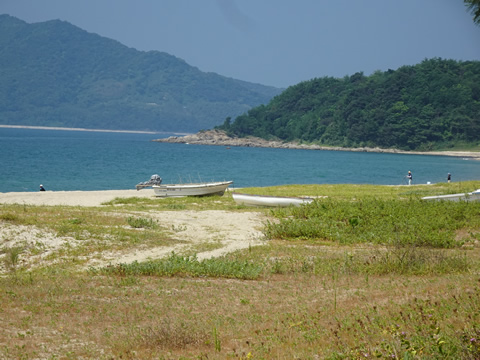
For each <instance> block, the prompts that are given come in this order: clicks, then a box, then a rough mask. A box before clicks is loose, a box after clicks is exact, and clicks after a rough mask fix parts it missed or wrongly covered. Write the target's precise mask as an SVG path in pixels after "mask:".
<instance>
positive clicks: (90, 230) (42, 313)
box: [0, 182, 480, 359]
mask: <svg viewBox="0 0 480 360" xmlns="http://www.w3.org/2000/svg"><path fill="white" fill-rule="evenodd" d="M477 188H480V182H465V183H451V184H446V183H445V184H434V185H421V186H411V187H408V186H371V185H291V186H280V187H271V188H249V189H242V190H241V191H243V192H247V193H259V194H267V195H292V196H315V197H316V201H315V202H314V204H312V205H309V206H305V207H301V208H286V209H255V208H245V207H239V206H237V205H236V204H235V202H234V201H233V199H232V197H231V194H229V193H226V194H225V196H223V197H211V198H178V199H130V200H120V199H117V200H115V201H113V202H111V203H109V204H107V205H103V206H101V207H92V208H81V207H66V206H38V207H36V206H24V205H0V226H2V228H3V227H5V228H12V227H13V228H14V227H15V226H16V225H27V226H29V227H33V228H35V229H40V230H43V231H45V232H48V233H52V234H56V235H58V236H65V237H68V239H69V240H68V242H67V243H68V245H67V246H65V247H61V248H59V249H57V250H55V251H53V252H52V253H50V254H49V255H48V256H46V257H44V258H41V259H38V260H37V263H36V266H35V267H31V268H28V267H25V266H24V262H23V260H24V259H25V257H26V256H34V255H39V254H41V253H42V251H43V250H42V249H43V247H42V245H41V242H42V237H39V238H38V239H36V242H37V243H34V244H27V243H25V244H24V243H22V244H18V245H12V244H11V243H10V242H11V241H13V240H14V239H15V237H16V236H17V233H16V232H12V233H11V234H10V235H9V236H8V237H7V236H6V237H4V238H1V240H0V241H3V242H0V256H1V257H2V259H3V263H2V264H1V265H2V268H3V270H4V271H3V272H2V276H0V289H1V291H0V305H1V306H0V319H1V320H0V321H1V322H2V324H3V328H4V329H5V331H4V332H3V333H2V336H0V343H1V346H0V357H1V358H6V359H10V358H13V359H29V358H45V359H55V358H59V359H60V358H65V359H74V358H84V359H112V358H123V359H151V358H155V359H207V358H208V359H229V358H231V359H280V358H284V359H294V358H302V359H360V358H362V359H363V358H381V359H387V358H388V359H393V358H396V359H399V358H402V359H478V358H480V325H479V324H480V277H479V271H478V269H480V245H479V241H480V211H479V210H480V209H479V205H478V203H447V202H425V201H422V200H420V197H422V196H427V195H435V194H445V193H456V192H468V191H472V190H475V189H477ZM184 210H189V211H190V210H194V211H199V212H200V211H204V210H221V211H231V212H246V211H254V212H258V213H259V214H261V215H263V216H267V219H268V221H266V222H265V224H264V228H263V232H264V234H265V235H266V236H267V240H266V242H265V245H263V246H255V247H250V248H248V249H244V250H241V251H236V252H233V253H229V254H227V255H225V256H222V257H218V258H212V259H207V260H199V259H198V258H197V257H195V256H191V257H187V256H185V255H178V254H176V253H173V254H170V255H169V256H167V257H166V258H163V259H159V260H151V261H144V262H132V263H125V264H117V265H111V266H97V267H90V268H89V269H88V270H87V269H86V268H85V266H83V265H85V263H86V261H87V259H89V258H91V257H92V256H95V257H96V256H101V254H103V253H106V254H108V253H110V252H112V251H118V252H121V253H135V252H136V251H138V250H145V249H151V248H152V249H153V248H156V247H162V246H167V245H171V244H175V243H180V242H182V240H181V235H182V234H183V233H184V231H186V230H187V228H188V225H187V228H179V229H175V228H171V226H166V225H165V224H162V223H161V222H160V221H158V222H157V221H156V219H161V214H162V212H165V211H166V212H176V211H184ZM192 221H194V219H193V218H192ZM174 235H175V236H176V237H180V240H179V239H178V238H174V237H173V236H174ZM7 242H8V243H9V244H10V245H9V246H6V245H4V244H7ZM214 245H215V246H216V243H215V244H214ZM211 247H212V243H211V242H205V243H202V242H198V243H195V244H194V250H195V251H196V252H198V253H200V252H202V251H209V250H210V249H211ZM34 250H35V251H34ZM189 251H190V250H189ZM94 254H95V255H94Z"/></svg>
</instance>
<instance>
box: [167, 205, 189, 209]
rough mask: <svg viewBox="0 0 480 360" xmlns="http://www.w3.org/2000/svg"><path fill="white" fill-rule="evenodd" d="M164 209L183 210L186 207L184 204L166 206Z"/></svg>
mask: <svg viewBox="0 0 480 360" xmlns="http://www.w3.org/2000/svg"><path fill="white" fill-rule="evenodd" d="M165 207H166V208H167V209H170V210H185V209H186V207H187V206H186V205H185V204H168V205H167V206H165Z"/></svg>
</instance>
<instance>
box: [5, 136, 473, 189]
mask: <svg viewBox="0 0 480 360" xmlns="http://www.w3.org/2000/svg"><path fill="white" fill-rule="evenodd" d="M170 135H171V134H143V133H142V134H139V133H113V132H91V131H70V130H39V129H12V128H0V149H1V151H0V164H1V167H0V192H12V191H38V188H39V185H40V184H43V185H44V187H45V188H46V189H47V190H53V191H63V190H109V189H111V190H121V189H134V188H135V185H136V184H137V183H139V182H142V181H147V180H148V179H150V176H151V175H153V174H158V175H160V176H161V177H162V178H163V182H164V183H178V182H198V181H211V180H215V181H221V180H233V181H234V184H233V186H234V187H250V186H272V185H282V184H342V183H345V184H347V183H348V184H383V185H400V184H406V181H405V175H406V174H407V172H408V171H409V170H410V171H412V173H413V182H414V184H425V183H427V182H431V183H436V182H444V181H446V178H447V173H448V172H450V173H451V174H452V181H454V182H455V181H466V180H479V179H480V161H476V160H470V159H462V158H455V157H448V156H428V155H404V154H381V153H363V152H347V151H319V150H291V149H268V148H248V147H231V148H230V149H228V148H226V147H223V146H203V145H187V144H166V143H158V142H153V141H151V140H153V139H158V138H161V137H167V136H170Z"/></svg>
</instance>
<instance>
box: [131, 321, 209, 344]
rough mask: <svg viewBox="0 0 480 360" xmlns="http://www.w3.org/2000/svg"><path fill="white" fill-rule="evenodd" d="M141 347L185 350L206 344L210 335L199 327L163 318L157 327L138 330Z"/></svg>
mask: <svg viewBox="0 0 480 360" xmlns="http://www.w3.org/2000/svg"><path fill="white" fill-rule="evenodd" d="M140 334H141V335H140V336H141V342H142V343H143V346H146V347H149V348H154V349H156V348H160V349H186V348H187V347H189V346H197V347H198V346H201V345H205V344H206V343H208V341H209V339H210V335H209V334H208V332H207V331H206V330H205V329H204V328H203V327H200V326H196V324H194V323H189V322H185V321H183V320H182V321H178V320H176V319H175V320H172V319H171V318H170V317H166V318H163V319H162V320H161V321H160V323H159V324H158V325H157V326H150V327H147V328H145V329H141V330H140Z"/></svg>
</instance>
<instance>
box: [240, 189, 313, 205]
mask: <svg viewBox="0 0 480 360" xmlns="http://www.w3.org/2000/svg"><path fill="white" fill-rule="evenodd" d="M232 196H233V200H235V202H236V203H237V204H239V205H246V206H267V207H287V206H290V205H292V206H300V205H305V204H309V203H311V202H312V201H313V199H312V198H301V197H290V196H271V195H253V194H242V193H235V192H234V193H232Z"/></svg>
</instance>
